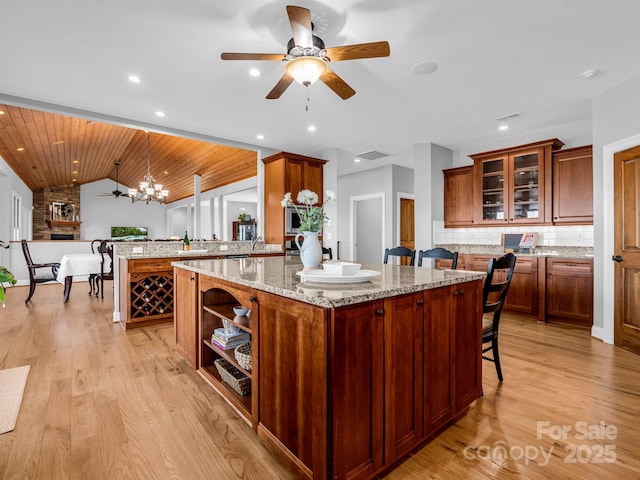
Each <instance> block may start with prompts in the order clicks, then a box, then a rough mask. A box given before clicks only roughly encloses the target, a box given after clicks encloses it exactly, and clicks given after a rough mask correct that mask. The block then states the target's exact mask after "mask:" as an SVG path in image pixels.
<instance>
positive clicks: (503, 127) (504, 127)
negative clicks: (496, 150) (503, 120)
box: [498, 125, 509, 130]
mask: <svg viewBox="0 0 640 480" xmlns="http://www.w3.org/2000/svg"><path fill="white" fill-rule="evenodd" d="M498 129H500V130H509V125H500V126H499V127H498Z"/></svg>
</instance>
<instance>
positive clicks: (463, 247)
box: [438, 244, 593, 258]
mask: <svg viewBox="0 0 640 480" xmlns="http://www.w3.org/2000/svg"><path fill="white" fill-rule="evenodd" d="M438 247H442V248H446V249H447V250H451V251H452V252H458V253H460V254H472V255H491V256H494V257H499V256H502V255H504V253H505V252H504V247H502V245H471V244H442V245H438ZM515 255H516V257H559V258H593V247H549V246H538V247H536V248H535V249H534V250H533V253H515Z"/></svg>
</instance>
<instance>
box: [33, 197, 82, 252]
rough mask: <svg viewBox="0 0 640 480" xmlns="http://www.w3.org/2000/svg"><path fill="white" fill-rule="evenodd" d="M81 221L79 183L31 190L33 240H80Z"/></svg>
mask: <svg viewBox="0 0 640 480" xmlns="http://www.w3.org/2000/svg"><path fill="white" fill-rule="evenodd" d="M81 223H82V222H80V186H79V185H62V186H59V187H51V188H43V189H40V190H36V191H34V192H33V239H34V240H53V239H56V238H57V239H60V238H66V239H72V240H80V224H81ZM52 234H53V237H52Z"/></svg>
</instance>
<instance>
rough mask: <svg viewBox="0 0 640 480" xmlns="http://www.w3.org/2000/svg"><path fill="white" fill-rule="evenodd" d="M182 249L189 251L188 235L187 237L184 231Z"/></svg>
mask: <svg viewBox="0 0 640 480" xmlns="http://www.w3.org/2000/svg"><path fill="white" fill-rule="evenodd" d="M183 242H184V249H185V251H187V250H190V249H191V245H190V244H189V235H187V231H186V230H185V231H184V240H183Z"/></svg>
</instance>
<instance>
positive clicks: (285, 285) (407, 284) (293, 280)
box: [171, 256, 486, 308]
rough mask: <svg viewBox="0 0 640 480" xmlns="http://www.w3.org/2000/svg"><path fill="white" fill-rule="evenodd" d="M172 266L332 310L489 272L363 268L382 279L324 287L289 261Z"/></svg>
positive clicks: (202, 262) (479, 277) (369, 265)
mask: <svg viewBox="0 0 640 480" xmlns="http://www.w3.org/2000/svg"><path fill="white" fill-rule="evenodd" d="M171 265H173V266H174V267H178V268H183V269H185V270H189V271H192V272H196V273H199V274H202V275H208V276H211V277H215V278H220V279H223V280H227V281H230V282H233V283H237V284H240V285H245V286H248V287H252V288H255V289H256V290H262V291H265V292H269V293H273V294H276V295H280V296H282V297H286V298H291V299H293V300H298V301H301V302H305V303H309V304H312V305H317V306H320V307H327V308H335V307H342V306H345V305H353V304H357V303H362V302H367V301H370V300H377V299H381V298H387V297H393V296H396V295H402V294H405V293H411V292H418V291H422V290H429V289H433V288H438V287H444V286H448V285H454V284H457V283H462V282H467V281H471V280H482V279H484V278H485V276H486V274H485V273H484V272H471V271H463V270H436V269H432V268H427V267H400V266H396V265H382V264H372V263H363V264H362V267H361V268H362V269H363V270H374V271H378V272H381V275H379V276H377V277H372V278H371V279H369V280H368V281H366V282H363V283H348V284H347V283H318V282H312V281H309V280H308V279H305V280H303V281H301V278H300V276H298V275H296V272H299V271H301V270H302V268H303V267H302V263H301V262H300V259H299V258H297V257H283V256H280V257H262V258H241V259H229V260H183V261H181V262H172V263H171Z"/></svg>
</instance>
